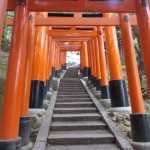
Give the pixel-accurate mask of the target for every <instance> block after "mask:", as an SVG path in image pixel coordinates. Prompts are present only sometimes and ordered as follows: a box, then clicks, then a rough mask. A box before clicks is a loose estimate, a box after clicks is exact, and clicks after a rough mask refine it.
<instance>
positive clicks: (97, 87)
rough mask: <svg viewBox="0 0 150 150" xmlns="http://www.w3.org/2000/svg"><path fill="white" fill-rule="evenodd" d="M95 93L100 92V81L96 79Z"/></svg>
mask: <svg viewBox="0 0 150 150" xmlns="http://www.w3.org/2000/svg"><path fill="white" fill-rule="evenodd" d="M96 91H101V79H96Z"/></svg>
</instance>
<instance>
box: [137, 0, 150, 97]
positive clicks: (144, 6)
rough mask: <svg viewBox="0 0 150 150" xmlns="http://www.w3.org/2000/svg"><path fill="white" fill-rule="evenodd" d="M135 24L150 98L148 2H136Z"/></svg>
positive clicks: (149, 9)
mask: <svg viewBox="0 0 150 150" xmlns="http://www.w3.org/2000/svg"><path fill="white" fill-rule="evenodd" d="M136 3H137V13H136V15H137V23H138V29H139V34H140V42H141V47H142V54H143V59H144V68H145V73H146V78H147V86H148V93H149V97H150V67H149V64H150V59H149V56H150V42H149V38H150V8H149V4H148V1H146V0H137V1H136Z"/></svg>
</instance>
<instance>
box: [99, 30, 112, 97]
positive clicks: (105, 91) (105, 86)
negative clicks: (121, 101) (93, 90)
mask: <svg viewBox="0 0 150 150" xmlns="http://www.w3.org/2000/svg"><path fill="white" fill-rule="evenodd" d="M98 32H99V35H98V43H99V53H100V63H101V78H102V79H101V99H110V93H109V83H108V77H107V65H106V55H105V48H104V39H103V29H102V27H98Z"/></svg>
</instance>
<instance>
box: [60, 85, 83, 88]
mask: <svg viewBox="0 0 150 150" xmlns="http://www.w3.org/2000/svg"><path fill="white" fill-rule="evenodd" d="M59 86H60V87H61V88H64V87H67V88H69V87H70V88H84V86H83V85H59Z"/></svg>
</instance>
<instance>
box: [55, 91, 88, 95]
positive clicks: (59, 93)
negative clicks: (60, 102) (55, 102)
mask: <svg viewBox="0 0 150 150" xmlns="http://www.w3.org/2000/svg"><path fill="white" fill-rule="evenodd" d="M85 94H87V93H86V92H76V91H74V92H58V95H85Z"/></svg>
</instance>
